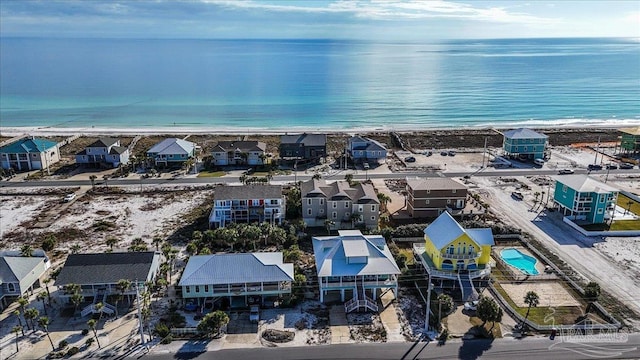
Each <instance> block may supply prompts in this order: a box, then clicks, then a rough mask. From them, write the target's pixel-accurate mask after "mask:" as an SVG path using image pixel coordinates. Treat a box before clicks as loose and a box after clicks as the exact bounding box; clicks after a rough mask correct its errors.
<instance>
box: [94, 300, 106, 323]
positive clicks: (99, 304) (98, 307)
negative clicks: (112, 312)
mask: <svg viewBox="0 0 640 360" xmlns="http://www.w3.org/2000/svg"><path fill="white" fill-rule="evenodd" d="M94 309H96V311H98V312H99V313H100V315H99V316H98V322H100V320H102V310H104V304H103V303H102V302H99V303H96V304H95V305H94Z"/></svg>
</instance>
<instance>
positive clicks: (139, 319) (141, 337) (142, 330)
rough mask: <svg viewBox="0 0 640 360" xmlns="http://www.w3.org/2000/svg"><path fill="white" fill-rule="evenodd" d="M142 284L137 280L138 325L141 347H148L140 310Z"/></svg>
mask: <svg viewBox="0 0 640 360" xmlns="http://www.w3.org/2000/svg"><path fill="white" fill-rule="evenodd" d="M139 287H140V283H139V282H138V280H137V279H136V303H137V307H138V323H139V327H140V345H142V346H145V347H146V343H145V341H144V328H143V327H142V311H141V310H140V288H139Z"/></svg>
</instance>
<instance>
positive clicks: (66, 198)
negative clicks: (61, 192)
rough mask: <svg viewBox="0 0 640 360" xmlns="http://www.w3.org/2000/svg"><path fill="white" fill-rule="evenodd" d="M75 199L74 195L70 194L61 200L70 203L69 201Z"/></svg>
mask: <svg viewBox="0 0 640 360" xmlns="http://www.w3.org/2000/svg"><path fill="white" fill-rule="evenodd" d="M75 198H76V194H75V193H71V194H67V195H66V196H65V197H64V199H62V201H64V202H70V201H72V200H73V199H75Z"/></svg>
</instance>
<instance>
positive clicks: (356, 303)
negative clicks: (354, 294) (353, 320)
mask: <svg viewBox="0 0 640 360" xmlns="http://www.w3.org/2000/svg"><path fill="white" fill-rule="evenodd" d="M365 298H366V296H365ZM360 308H366V309H369V310H371V311H373V312H378V305H377V304H376V303H374V302H373V301H371V300H370V299H369V298H366V299H364V300H358V299H356V298H353V299H351V300H349V301H347V302H346V303H345V304H344V312H346V313H350V312H352V311H354V310H357V309H360Z"/></svg>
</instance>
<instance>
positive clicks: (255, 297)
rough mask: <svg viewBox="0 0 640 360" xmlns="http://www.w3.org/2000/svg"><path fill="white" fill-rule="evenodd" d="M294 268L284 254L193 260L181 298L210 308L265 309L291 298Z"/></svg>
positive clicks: (186, 273) (205, 256)
mask: <svg viewBox="0 0 640 360" xmlns="http://www.w3.org/2000/svg"><path fill="white" fill-rule="evenodd" d="M293 279H294V274H293V264H291V263H284V262H283V255H282V253H281V252H264V253H248V254H216V255H197V256H191V257H190V258H189V262H188V263H187V266H186V267H185V269H184V272H183V273H182V278H181V279H180V282H179V283H178V286H179V287H180V288H181V290H182V297H183V298H184V299H185V300H186V301H187V302H189V301H191V302H192V303H194V304H197V305H199V306H204V307H207V308H210V307H213V306H218V307H222V308H226V307H227V306H230V307H246V306H249V305H252V304H260V305H264V304H265V301H276V299H279V298H282V297H283V296H284V295H287V294H291V284H292V282H293Z"/></svg>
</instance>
